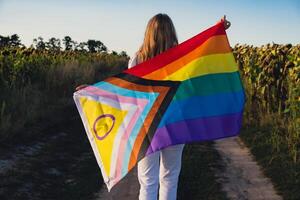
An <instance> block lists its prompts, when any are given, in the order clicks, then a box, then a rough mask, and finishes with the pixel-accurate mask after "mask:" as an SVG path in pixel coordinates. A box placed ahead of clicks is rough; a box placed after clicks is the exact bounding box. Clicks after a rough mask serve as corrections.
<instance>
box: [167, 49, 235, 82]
mask: <svg viewBox="0 0 300 200" xmlns="http://www.w3.org/2000/svg"><path fill="white" fill-rule="evenodd" d="M237 70H238V66H237V63H236V62H235V58H234V56H233V54H232V53H224V54H213V55H208V56H203V57H200V58H198V59H195V60H193V61H192V62H190V63H188V64H187V65H185V66H184V67H182V68H180V69H179V70H177V71H176V72H174V73H173V74H171V75H169V76H167V77H165V78H164V80H172V81H184V80H186V79H190V78H193V77H197V76H202V75H206V74H216V73H225V72H234V71H237Z"/></svg>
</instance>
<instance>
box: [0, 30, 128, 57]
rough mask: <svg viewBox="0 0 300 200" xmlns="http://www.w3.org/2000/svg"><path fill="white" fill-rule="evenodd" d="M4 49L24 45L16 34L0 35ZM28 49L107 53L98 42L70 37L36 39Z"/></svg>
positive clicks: (0, 41)
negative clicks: (76, 39)
mask: <svg viewBox="0 0 300 200" xmlns="http://www.w3.org/2000/svg"><path fill="white" fill-rule="evenodd" d="M5 47H21V48H26V47H25V45H24V44H22V42H21V39H20V37H19V35H18V34H12V35H10V36H2V35H0V48H5ZM30 48H35V49H37V50H49V51H80V52H91V53H100V52H107V51H108V49H107V47H106V46H105V45H104V44H103V43H102V42H101V41H100V40H94V39H89V40H87V41H86V42H77V41H74V40H73V39H72V38H71V37H70V36H65V37H64V38H63V39H62V40H61V39H59V38H55V37H51V38H49V39H48V40H47V41H46V40H44V38H42V37H38V38H35V39H33V44H31V45H30ZM111 53H112V54H118V53H117V52H116V51H112V52H111ZM119 55H120V56H125V57H127V53H126V52H125V51H121V52H120V53H119Z"/></svg>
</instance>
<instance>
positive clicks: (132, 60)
mask: <svg viewBox="0 0 300 200" xmlns="http://www.w3.org/2000/svg"><path fill="white" fill-rule="evenodd" d="M136 65H137V56H136V54H134V56H132V57H131V58H130V59H129V61H128V69H129V68H131V67H134V66H136Z"/></svg>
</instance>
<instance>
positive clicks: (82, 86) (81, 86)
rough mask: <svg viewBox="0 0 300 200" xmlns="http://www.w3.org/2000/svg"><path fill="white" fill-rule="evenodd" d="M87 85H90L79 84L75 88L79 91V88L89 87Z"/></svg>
mask: <svg viewBox="0 0 300 200" xmlns="http://www.w3.org/2000/svg"><path fill="white" fill-rule="evenodd" d="M87 86H89V85H88V84H82V85H79V86H77V87H76V88H75V90H76V91H77V90H81V89H83V88H85V87H87Z"/></svg>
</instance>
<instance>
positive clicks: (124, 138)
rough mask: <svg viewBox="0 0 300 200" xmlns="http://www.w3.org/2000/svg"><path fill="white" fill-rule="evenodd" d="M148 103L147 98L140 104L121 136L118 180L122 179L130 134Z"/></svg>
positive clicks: (117, 170)
mask: <svg viewBox="0 0 300 200" xmlns="http://www.w3.org/2000/svg"><path fill="white" fill-rule="evenodd" d="M147 103H148V101H147V100H145V101H143V102H141V103H140V104H139V107H138V109H137V111H136V112H135V113H134V116H133V117H132V120H131V121H130V123H129V124H128V128H127V129H126V130H125V133H124V135H123V136H122V138H121V144H120V147H119V153H118V155H119V156H118V159H117V166H116V180H120V179H121V171H122V164H123V158H124V157H123V155H124V151H125V145H126V143H127V142H128V138H129V135H130V133H131V132H132V129H133V127H134V125H135V124H136V121H137V119H138V117H139V116H140V115H141V113H142V112H143V110H144V108H145V106H146V105H147Z"/></svg>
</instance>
